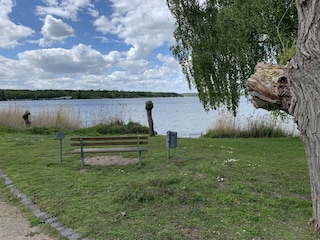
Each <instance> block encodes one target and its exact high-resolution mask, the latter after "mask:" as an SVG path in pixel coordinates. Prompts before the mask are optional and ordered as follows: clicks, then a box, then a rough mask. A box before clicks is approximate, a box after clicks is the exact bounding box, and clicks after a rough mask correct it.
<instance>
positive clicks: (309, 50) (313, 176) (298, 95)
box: [248, 0, 320, 230]
mask: <svg viewBox="0 0 320 240" xmlns="http://www.w3.org/2000/svg"><path fill="white" fill-rule="evenodd" d="M296 1H297V9H298V16H299V26H298V39H297V48H296V54H295V56H294V57H293V58H292V59H291V60H290V62H288V64H287V65H286V66H284V67H281V66H277V67H271V68H275V69H281V68H283V71H280V70H279V71H278V73H279V74H278V75H277V76H276V77H275V78H272V77H269V78H268V77H259V76H263V75H264V74H266V75H268V73H266V71H265V70H263V71H262V72H260V73H259V71H260V70H261V69H262V68H263V67H262V65H261V64H260V66H259V64H258V65H257V67H256V73H255V74H254V75H252V76H251V77H250V79H249V80H248V87H249V91H250V92H251V93H252V96H253V97H252V102H253V104H254V105H255V107H261V108H264V109H267V110H270V109H271V108H277V109H281V110H284V111H285V112H287V113H289V114H290V115H292V116H293V118H294V121H295V122H296V123H297V126H298V129H299V130H300V133H301V138H302V141H303V143H304V147H305V151H306V155H307V160H308V166H309V174H310V185H311V194H312V205H313V218H312V221H310V223H312V224H314V227H315V229H316V230H320V104H319V100H320V1H319V0H296ZM269 67H270V66H269ZM265 69H268V67H265ZM263 72H264V73H263ZM270 79H273V80H274V81H270ZM279 79H282V84H283V83H285V82H286V83H285V86H283V87H284V89H286V90H285V91H284V95H281V89H280V88H278V87H276V85H277V84H280V85H281V81H280V83H279ZM261 86H262V87H261ZM279 89H280V91H278V90H279ZM270 93H271V94H270ZM279 93H280V94H279ZM283 103H284V104H283Z"/></svg>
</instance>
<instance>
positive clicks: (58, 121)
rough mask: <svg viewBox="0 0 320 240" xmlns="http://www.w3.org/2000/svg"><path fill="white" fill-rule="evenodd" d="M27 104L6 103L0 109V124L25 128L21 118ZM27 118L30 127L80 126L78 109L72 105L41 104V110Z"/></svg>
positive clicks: (26, 108)
mask: <svg viewBox="0 0 320 240" xmlns="http://www.w3.org/2000/svg"><path fill="white" fill-rule="evenodd" d="M26 110H28V107H27V106H22V105H21V104H18V103H13V104H8V105H7V106H4V107H2V108H1V109H0V126H5V127H13V128H18V129H20V128H25V127H26V126H25V122H24V120H23V118H22V116H23V114H24V113H25V111H26ZM29 120H30V121H31V127H37V128H43V127H48V128H59V129H77V128H79V127H80V126H81V119H80V111H79V110H76V109H74V108H72V107H69V106H65V105H59V106H56V107H48V106H45V105H44V106H43V108H42V110H41V112H36V113H33V112H31V115H30V118H29Z"/></svg>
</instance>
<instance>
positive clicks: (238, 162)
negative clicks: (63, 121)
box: [0, 132, 320, 240]
mask: <svg viewBox="0 0 320 240" xmlns="http://www.w3.org/2000/svg"><path fill="white" fill-rule="evenodd" d="M75 135H76V134H72V133H67V136H66V139H65V140H64V141H63V163H62V164H60V163H59V141H58V140H57V139H55V135H54V134H47V135H37V134H31V133H19V132H10V133H0V151H1V153H2V154H1V156H0V167H1V168H2V169H3V170H4V171H5V172H6V174H7V175H8V176H9V177H10V178H11V179H12V181H13V182H14V183H15V184H16V186H17V187H18V188H19V189H20V191H22V192H23V193H24V194H26V195H28V196H29V197H30V198H31V199H33V201H34V202H35V203H36V204H38V205H39V206H40V208H41V209H42V210H43V211H46V212H48V213H52V214H54V215H55V216H57V217H58V218H59V220H60V221H61V222H62V223H63V224H65V225H67V226H69V227H71V228H73V229H74V230H75V231H77V232H79V233H82V234H83V236H85V237H88V238H89V239H221V240H222V239H223V240H225V239H254V238H255V239H258V238H259V237H260V239H288V240H292V239H297V240H298V239H299V240H300V239H318V238H319V237H320V236H319V234H318V233H316V232H314V231H313V229H312V228H311V227H310V226H309V225H308V220H309V219H310V218H311V216H312V205H311V197H310V185H309V174H308V168H307V160H306V156H305V153H304V148H303V145H302V142H301V140H300V139H299V138H295V137H290V138H276V139H275V138H259V139H257V138H246V139H244V138H235V139H225V138H217V139H210V138H199V139H191V138H188V139H187V138H179V139H178V147H177V148H174V149H171V154H170V155H171V158H170V160H169V161H168V160H167V159H166V157H167V149H166V147H165V146H166V144H165V136H157V137H154V138H149V151H148V152H144V153H143V165H142V167H139V166H138V165H137V164H135V165H127V166H108V167H106V166H88V165H87V166H85V168H84V169H81V164H80V157H79V155H72V154H71V147H70V142H69V140H68V139H69V138H70V137H73V136H75ZM77 135H78V134H77ZM122 155H123V156H131V157H134V156H135V153H124V154H122ZM4 189H5V187H4V185H3V184H1V192H4V191H5V190H4ZM122 212H126V215H125V216H123V214H122Z"/></svg>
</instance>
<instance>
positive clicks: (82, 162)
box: [80, 153, 84, 167]
mask: <svg viewBox="0 0 320 240" xmlns="http://www.w3.org/2000/svg"><path fill="white" fill-rule="evenodd" d="M80 161H81V166H82V167H84V156H83V153H81V158H80Z"/></svg>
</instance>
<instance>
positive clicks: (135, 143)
mask: <svg viewBox="0 0 320 240" xmlns="http://www.w3.org/2000/svg"><path fill="white" fill-rule="evenodd" d="M142 144H148V142H147V141H140V145H142ZM109 145H118V146H121V145H122V146H127V145H128V146H130V145H131V146H137V145H138V142H137V141H135V142H132V141H131V142H125V141H121V142H83V143H82V146H109ZM71 146H73V147H76V146H81V144H80V142H76V143H71Z"/></svg>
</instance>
